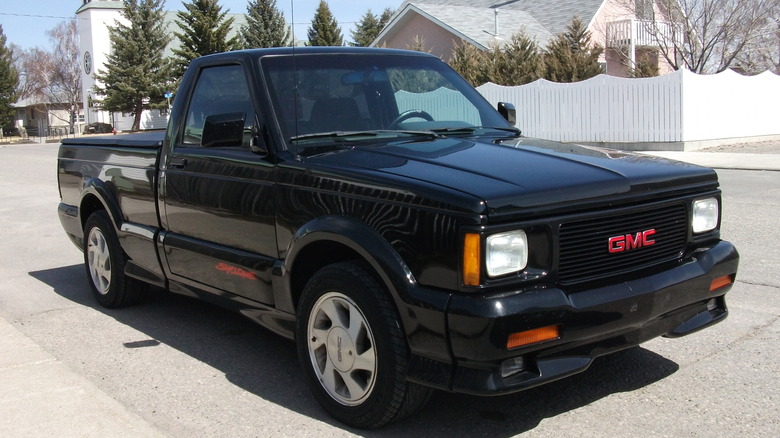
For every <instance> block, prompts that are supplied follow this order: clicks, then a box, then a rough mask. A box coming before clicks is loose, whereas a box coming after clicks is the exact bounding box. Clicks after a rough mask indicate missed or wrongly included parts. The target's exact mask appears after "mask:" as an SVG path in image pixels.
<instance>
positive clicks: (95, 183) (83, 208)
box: [79, 178, 122, 230]
mask: <svg viewBox="0 0 780 438" xmlns="http://www.w3.org/2000/svg"><path fill="white" fill-rule="evenodd" d="M98 210H105V211H106V212H107V213H108V216H109V217H110V218H111V222H112V223H113V225H114V228H115V229H116V230H119V229H120V226H121V220H122V213H121V211H122V210H121V209H120V207H119V203H118V202H117V201H116V198H115V197H114V195H113V194H112V191H111V190H110V189H109V188H108V187H107V185H106V183H105V182H103V181H101V180H99V179H96V178H92V179H90V180H89V181H87V184H85V186H84V189H83V191H82V197H81V202H80V204H79V221H80V222H81V229H82V230H83V229H84V226H85V225H86V223H87V219H88V218H89V216H90V215H92V213H94V212H96V211H98Z"/></svg>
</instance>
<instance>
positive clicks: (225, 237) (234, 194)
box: [160, 64, 277, 304]
mask: <svg viewBox="0 0 780 438" xmlns="http://www.w3.org/2000/svg"><path fill="white" fill-rule="evenodd" d="M250 75H251V72H248V71H246V70H245V68H244V66H243V65H239V64H234V65H217V66H209V67H204V68H202V69H201V70H200V72H199V74H198V77H197V82H196V83H195V85H194V87H193V88H192V90H193V91H192V94H191V95H190V101H189V105H188V106H187V110H186V112H185V113H184V115H183V117H184V118H185V120H184V123H183V125H180V126H179V127H178V128H176V129H177V133H176V135H175V140H174V139H172V140H171V145H170V150H169V151H168V154H167V156H166V157H165V158H164V160H165V162H164V164H163V167H162V171H161V177H160V205H161V210H162V211H161V217H162V220H163V228H164V229H166V230H167V233H166V234H165V235H164V237H163V250H164V251H163V252H164V257H165V259H166V260H164V264H167V268H168V270H169V275H170V277H171V279H173V280H176V281H178V282H179V283H184V284H187V285H189V286H192V287H195V288H197V289H200V290H206V291H209V292H213V293H216V294H221V293H222V292H223V291H225V292H230V293H232V294H237V295H240V296H243V297H246V298H249V299H252V300H254V301H258V302H262V303H269V304H272V303H273V299H272V296H273V295H272V291H271V266H272V264H273V261H274V260H275V259H276V256H277V249H276V234H275V229H274V204H273V202H272V201H273V199H272V198H273V175H274V165H273V163H272V162H271V160H270V158H269V157H268V156H267V155H263V154H258V153H257V152H253V150H252V146H253V141H254V138H255V137H256V135H257V134H256V133H257V132H258V129H257V128H258V126H257V123H258V122H257V121H258V120H262V118H261V117H258V116H262V115H258V114H257V113H256V111H255V106H254V104H253V99H252V91H253V90H254V87H253V86H251V85H250V83H251V82H250V79H249V76H250ZM182 97H183V96H182ZM172 129H173V128H172Z"/></svg>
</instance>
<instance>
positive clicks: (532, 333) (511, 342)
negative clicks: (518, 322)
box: [506, 325, 561, 350]
mask: <svg viewBox="0 0 780 438" xmlns="http://www.w3.org/2000/svg"><path fill="white" fill-rule="evenodd" d="M560 337H561V326H560V325H550V326H547V327H541V328H537V329H533V330H526V331H524V332H518V333H512V334H511V335H509V339H507V340H506V348H507V350H511V349H513V348H517V347H522V346H525V345H531V344H536V343H538V342H542V341H552V340H554V339H560Z"/></svg>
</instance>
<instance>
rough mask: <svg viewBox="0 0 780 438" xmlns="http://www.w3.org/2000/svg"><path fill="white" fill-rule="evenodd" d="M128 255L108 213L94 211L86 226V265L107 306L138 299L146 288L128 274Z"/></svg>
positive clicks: (97, 293)
mask: <svg viewBox="0 0 780 438" xmlns="http://www.w3.org/2000/svg"><path fill="white" fill-rule="evenodd" d="M126 262H127V256H126V255H125V253H124V251H122V248H121V247H120V246H119V239H118V238H117V236H116V231H114V226H113V224H112V223H111V219H110V218H109V217H108V213H106V212H105V211H103V210H100V211H96V212H94V213H92V214H91V215H90V216H89V218H87V222H86V224H85V226H84V265H85V267H86V269H87V278H88V279H89V280H90V283H89V285H90V286H91V288H92V292H93V293H94V295H95V298H97V301H98V303H100V305H102V306H104V307H110V308H112V307H122V306H127V305H130V304H133V303H135V302H137V301H138V299H139V298H140V296H141V290H142V289H143V288H142V287H141V285H140V284H138V283H136V282H130V281H129V279H128V278H127V277H126V276H125V263H126Z"/></svg>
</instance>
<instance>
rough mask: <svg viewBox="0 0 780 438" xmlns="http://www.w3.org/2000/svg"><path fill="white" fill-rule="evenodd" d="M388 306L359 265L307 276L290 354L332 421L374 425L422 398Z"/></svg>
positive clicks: (410, 409)
mask: <svg viewBox="0 0 780 438" xmlns="http://www.w3.org/2000/svg"><path fill="white" fill-rule="evenodd" d="M398 321H399V320H398V317H397V314H396V311H395V308H394V307H393V305H392V302H391V301H390V299H389V297H388V295H387V293H386V292H385V291H384V289H383V288H382V287H381V286H380V285H379V284H378V283H377V281H376V280H375V279H374V277H373V276H371V275H370V274H369V273H368V272H367V271H366V269H364V268H363V267H361V266H360V265H358V264H356V263H349V262H347V263H338V264H334V265H330V266H327V267H325V268H323V269H321V270H320V271H318V272H317V273H316V274H315V275H314V276H313V277H312V278H311V280H310V281H309V282H308V284H307V285H306V288H305V289H304V291H303V295H302V296H301V301H300V305H299V310H298V323H297V327H296V339H297V343H298V356H299V359H300V361H301V365H302V366H303V368H304V372H305V374H306V376H307V379H308V382H309V386H310V387H311V389H312V391H313V393H314V395H315V397H316V398H317V400H318V401H319V403H320V404H321V405H322V407H323V408H324V409H325V410H326V411H328V413H329V414H330V415H332V416H333V417H334V418H336V419H337V420H339V421H341V422H343V423H346V424H348V425H350V426H354V427H362V428H372V427H379V426H382V425H384V424H386V423H389V422H391V421H394V420H397V419H399V418H401V417H403V416H405V415H407V414H409V413H411V412H413V411H414V410H416V409H417V408H419V407H421V406H422V405H423V404H424V403H425V402H426V401H427V399H428V396H429V394H430V389H428V388H425V387H421V386H418V385H415V384H412V383H409V382H407V381H406V367H407V362H408V357H409V353H408V348H407V345H406V338H405V336H404V333H403V331H402V329H401V327H400V324H399V322H398Z"/></svg>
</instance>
